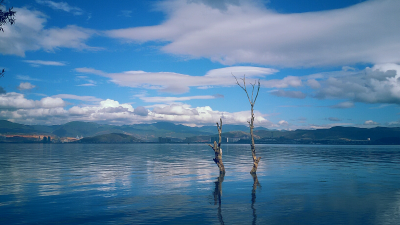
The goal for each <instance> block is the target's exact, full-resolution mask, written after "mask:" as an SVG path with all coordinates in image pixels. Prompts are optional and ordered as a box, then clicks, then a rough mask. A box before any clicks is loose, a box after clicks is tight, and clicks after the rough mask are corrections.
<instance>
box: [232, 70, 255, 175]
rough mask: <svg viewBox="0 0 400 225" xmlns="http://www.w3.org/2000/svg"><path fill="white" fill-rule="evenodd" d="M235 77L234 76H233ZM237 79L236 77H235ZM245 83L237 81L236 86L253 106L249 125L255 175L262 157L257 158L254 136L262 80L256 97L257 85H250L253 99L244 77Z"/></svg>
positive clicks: (253, 172) (252, 171) (252, 172)
mask: <svg viewBox="0 0 400 225" xmlns="http://www.w3.org/2000/svg"><path fill="white" fill-rule="evenodd" d="M232 76H233V74H232ZM233 77H234V78H235V79H236V77H235V76H233ZM241 80H242V81H243V86H242V85H241V84H239V82H238V80H237V79H236V84H237V85H239V87H241V88H242V89H243V90H244V92H246V95H247V98H248V99H249V102H250V106H251V118H250V121H247V122H248V123H249V126H250V136H251V155H252V157H253V168H252V169H251V171H250V173H251V174H255V173H256V172H257V168H258V163H259V162H260V159H261V157H258V158H257V156H256V146H255V144H254V134H253V129H254V104H255V103H256V100H257V97H258V92H259V91H260V80H258V85H257V86H258V88H257V93H256V96H255V97H254V86H255V85H256V83H254V84H252V83H250V85H251V86H252V87H253V89H252V91H251V98H250V96H249V93H248V92H247V88H246V76H244V77H243V79H241Z"/></svg>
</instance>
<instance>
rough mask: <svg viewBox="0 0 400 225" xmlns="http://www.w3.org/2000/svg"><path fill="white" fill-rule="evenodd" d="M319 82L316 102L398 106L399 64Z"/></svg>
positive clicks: (399, 100) (343, 74)
mask: <svg viewBox="0 0 400 225" xmlns="http://www.w3.org/2000/svg"><path fill="white" fill-rule="evenodd" d="M339 74H341V75H340V76H331V77H329V78H327V79H326V80H321V81H320V82H319V83H320V84H321V87H320V88H319V89H318V90H316V93H315V97H316V98H319V99H325V98H339V99H348V100H350V101H352V102H364V103H394V104H400V82H399V79H400V65H397V64H381V65H375V66H374V67H372V68H369V67H367V68H366V69H365V70H363V71H356V72H353V71H352V72H343V71H341V72H339Z"/></svg>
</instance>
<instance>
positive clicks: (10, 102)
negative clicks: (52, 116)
mask: <svg viewBox="0 0 400 225" xmlns="http://www.w3.org/2000/svg"><path fill="white" fill-rule="evenodd" d="M64 105H65V103H64V101H63V100H62V99H61V98H53V97H45V98H42V99H41V100H38V101H35V100H30V99H26V98H25V96H24V95H23V94H19V93H15V92H10V93H5V94H0V108H2V109H10V110H15V109H33V108H59V107H63V106H64Z"/></svg>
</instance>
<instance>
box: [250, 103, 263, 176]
mask: <svg viewBox="0 0 400 225" xmlns="http://www.w3.org/2000/svg"><path fill="white" fill-rule="evenodd" d="M253 105H254V104H253ZM253 105H251V119H250V123H249V124H250V136H251V155H252V156H253V168H252V169H251V171H250V173H251V174H255V173H256V172H257V167H258V163H259V162H260V159H261V156H260V157H258V158H257V156H256V146H255V144H254V135H253V129H254V124H253V123H254V113H253Z"/></svg>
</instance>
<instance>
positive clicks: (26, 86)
mask: <svg viewBox="0 0 400 225" xmlns="http://www.w3.org/2000/svg"><path fill="white" fill-rule="evenodd" d="M35 87H36V86H35V85H32V84H31V83H29V82H22V83H20V84H19V86H18V90H20V91H24V90H30V89H32V88H35Z"/></svg>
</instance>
